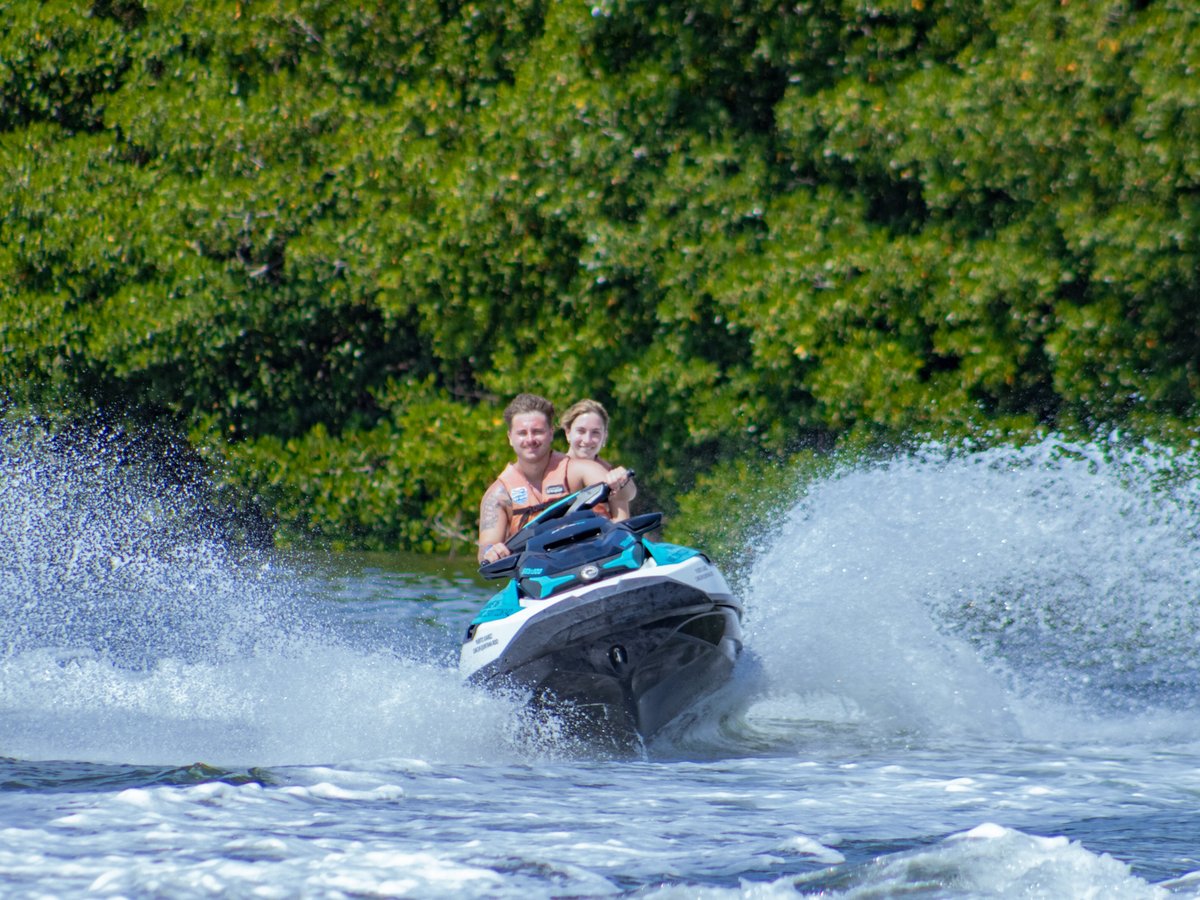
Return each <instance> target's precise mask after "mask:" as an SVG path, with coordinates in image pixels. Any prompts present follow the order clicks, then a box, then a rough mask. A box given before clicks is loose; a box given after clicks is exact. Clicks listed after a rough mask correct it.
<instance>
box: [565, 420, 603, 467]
mask: <svg viewBox="0 0 1200 900" xmlns="http://www.w3.org/2000/svg"><path fill="white" fill-rule="evenodd" d="M607 438H608V429H607V428H606V427H605V426H604V420H603V419H602V418H600V416H599V415H598V414H597V413H584V414H583V415H581V416H576V417H575V420H574V421H573V422H571V426H570V427H569V428H568V429H567V445H568V447H569V448H570V455H571V456H574V457H575V458H576V459H595V458H596V457H597V456H598V455H599V453H600V448H601V447H603V446H604V441H605V440H606V439H607Z"/></svg>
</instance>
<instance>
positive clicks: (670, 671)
mask: <svg viewBox="0 0 1200 900" xmlns="http://www.w3.org/2000/svg"><path fill="white" fill-rule="evenodd" d="M607 497H608V487H607V485H604V484H597V485H592V486H591V487H588V488H585V489H584V490H582V491H579V492H578V493H576V494H572V495H571V496H569V497H565V498H563V499H562V500H559V501H558V502H556V503H555V504H553V505H552V506H550V507H549V508H547V509H546V510H544V511H543V512H541V513H540V514H539V515H538V516H537V517H536V518H534V519H533V520H532V521H530V522H529V523H528V524H527V525H526V526H525V527H524V528H522V529H521V530H520V531H519V532H517V534H516V535H514V536H513V537H512V538H511V539H510V540H508V541H507V542H506V544H507V546H508V547H509V549H510V550H512V555H511V556H508V557H505V558H504V559H499V560H496V561H494V562H491V563H485V564H484V565H483V566H481V567H480V569H479V571H480V574H482V575H483V576H484V577H486V578H505V577H508V578H510V579H511V580H510V581H509V582H508V584H507V585H506V586H505V587H504V589H503V590H501V591H500V592H499V593H498V594H496V595H495V596H494V597H492V598H491V599H490V600H489V601H488V602H487V604H485V605H484V607H483V608H482V609H481V610H480V611H479V613H478V615H476V616H475V619H474V620H473V621H472V622H471V625H470V627H469V628H468V629H467V637H466V641H465V642H464V644H463V647H462V656H461V659H460V664H459V668H460V671H461V673H462V675H463V677H464V678H466V679H467V680H468V681H470V682H472V683H477V684H485V685H497V686H499V685H506V686H515V687H518V688H523V689H526V690H529V691H530V692H531V697H532V698H533V701H534V702H535V703H537V704H545V705H549V706H551V707H554V708H559V709H562V710H565V711H567V712H568V713H569V715H568V716H567V717H566V719H567V721H569V722H574V723H576V724H582V725H583V728H584V729H585V730H586V731H588V732H599V733H601V734H602V735H603V736H604V737H605V738H616V739H617V740H625V739H628V738H630V737H632V736H633V735H635V734H636V735H640V736H641V738H643V739H649V738H650V737H652V736H653V735H654V734H655V732H657V731H658V730H659V729H661V728H662V727H663V726H664V725H666V724H667V723H668V722H670V721H671V720H672V719H673V718H675V717H676V716H677V715H678V714H679V713H681V712H682V711H683V710H684V709H685V708H687V707H688V706H690V705H691V704H692V703H694V702H695V701H696V700H698V699H700V698H701V697H703V696H705V695H707V694H709V693H711V692H712V691H713V690H715V689H716V688H717V687H718V686H720V685H721V684H722V683H724V682H725V681H726V680H727V679H728V678H729V676H730V674H731V673H732V671H733V666H734V663H735V661H736V660H737V657H738V654H739V653H740V652H741V649H742V630H741V618H742V606H741V603H739V602H738V600H737V599H736V598H735V597H734V596H733V594H732V592H731V591H730V589H729V585H728V584H726V582H725V578H724V577H723V576H722V575H721V573H720V572H719V571H718V570H717V569H716V567H715V566H713V564H712V563H711V562H710V561H709V559H708V558H707V557H706V556H705V555H704V554H703V553H701V552H700V551H698V550H693V549H691V548H689V547H681V546H677V545H674V544H666V543H660V542H656V541H651V540H649V539H648V538H647V537H646V534H647V533H649V532H651V531H653V530H655V529H656V528H657V527H658V526H659V524H660V522H661V521H662V513H648V514H646V515H641V516H634V517H632V518H630V519H627V520H625V521H623V522H611V521H609V520H608V519H606V518H604V517H602V516H600V515H598V514H597V513H596V512H594V511H593V510H592V507H593V506H595V505H596V504H598V503H601V502H603V501H604V500H605V499H606V498H607Z"/></svg>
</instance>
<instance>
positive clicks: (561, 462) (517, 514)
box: [499, 450, 571, 539]
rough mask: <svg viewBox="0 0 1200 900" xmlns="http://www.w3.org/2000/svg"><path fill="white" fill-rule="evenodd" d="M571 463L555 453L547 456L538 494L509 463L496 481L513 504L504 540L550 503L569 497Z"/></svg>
mask: <svg viewBox="0 0 1200 900" xmlns="http://www.w3.org/2000/svg"><path fill="white" fill-rule="evenodd" d="M570 460H571V458H570V457H569V456H567V454H565V453H559V452H558V451H557V450H552V451H551V452H550V462H549V463H548V465H547V468H546V473H545V474H544V475H543V476H542V489H541V490H538V489H537V488H535V487H534V486H533V485H532V484H530V483H529V479H527V478H526V477H525V476H524V475H523V474H522V473H521V470H520V469H518V468H517V467H516V465H514V464H513V463H509V464H508V465H507V466H506V467H505V469H504V471H503V472H501V473H500V478H499V481H500V483H501V484H502V485H504V488H505V490H507V491H508V496H509V499H511V500H512V515H511V516H510V517H509V519H508V533H507V534H506V535H505V538H506V539H507V538H510V537H512V536H513V535H514V534H516V533H517V532H518V531H520V530H521V528H522V526H523V525H524V524H525V523H526V522H528V521H529V520H530V519H532V518H533V517H534V516H536V515H537V514H538V513H540V512H541V511H542V510H543V509H545V508H546V507H547V506H549V505H550V504H551V503H554V502H555V501H556V500H561V499H562V498H563V497H565V496H567V494H569V493H571V488H570V486H569V483H568V481H567V466H568V465H569V464H570Z"/></svg>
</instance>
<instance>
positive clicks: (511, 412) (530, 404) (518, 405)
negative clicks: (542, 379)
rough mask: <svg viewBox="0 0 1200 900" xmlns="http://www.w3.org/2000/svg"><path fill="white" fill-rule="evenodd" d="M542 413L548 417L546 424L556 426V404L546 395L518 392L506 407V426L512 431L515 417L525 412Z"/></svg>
mask: <svg viewBox="0 0 1200 900" xmlns="http://www.w3.org/2000/svg"><path fill="white" fill-rule="evenodd" d="M535 412H537V413H541V414H542V415H544V416H545V417H546V424H547V425H549V426H550V427H551V428H553V427H554V404H553V403H551V402H550V401H549V400H547V399H546V398H545V397H539V396H538V395H537V394H517V396H515V397H513V398H512V401H511V402H510V403H509V404H508V406H506V407H504V426H505V428H507V429H508V430H509V431H512V423H513V419H514V418H515V417H516V416H520V415H524V414H525V413H535Z"/></svg>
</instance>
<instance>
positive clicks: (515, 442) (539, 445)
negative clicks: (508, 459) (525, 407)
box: [508, 412, 553, 462]
mask: <svg viewBox="0 0 1200 900" xmlns="http://www.w3.org/2000/svg"><path fill="white" fill-rule="evenodd" d="M552 437H553V432H551V430H550V422H549V420H548V419H547V418H546V416H545V415H544V414H543V413H540V412H532V413H519V414H517V415H515V416H513V420H512V427H511V428H509V429H508V442H509V444H511V445H512V448H513V450H515V451H516V454H517V459H521V460H526V461H527V462H540V461H541V460H543V459H545V458H546V457H547V456H549V455H550V444H551V439H552Z"/></svg>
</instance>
